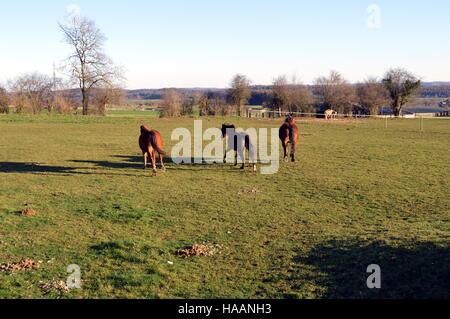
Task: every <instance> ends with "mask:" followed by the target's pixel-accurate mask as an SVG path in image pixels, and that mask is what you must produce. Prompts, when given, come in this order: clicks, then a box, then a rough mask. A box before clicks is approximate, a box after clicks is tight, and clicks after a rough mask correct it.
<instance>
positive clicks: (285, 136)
mask: <svg viewBox="0 0 450 319" xmlns="http://www.w3.org/2000/svg"><path fill="white" fill-rule="evenodd" d="M280 140H281V144H282V145H283V151H284V160H285V161H286V162H287V161H288V154H287V146H288V144H289V143H290V144H291V161H292V162H295V146H296V145H297V143H298V127H297V125H296V124H295V119H294V117H293V116H292V115H289V116H288V117H287V118H286V121H285V122H284V123H283V125H282V126H281V127H280Z"/></svg>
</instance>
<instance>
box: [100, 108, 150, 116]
mask: <svg viewBox="0 0 450 319" xmlns="http://www.w3.org/2000/svg"><path fill="white" fill-rule="evenodd" d="M108 116H110V117H136V116H146V117H147V116H148V117H158V116H159V112H157V111H153V110H133V109H130V110H117V109H112V110H108Z"/></svg>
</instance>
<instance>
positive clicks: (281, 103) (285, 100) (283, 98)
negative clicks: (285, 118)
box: [269, 75, 290, 115]
mask: <svg viewBox="0 0 450 319" xmlns="http://www.w3.org/2000/svg"><path fill="white" fill-rule="evenodd" d="M289 102H290V92H289V82H288V80H287V78H286V76H284V75H282V76H279V77H277V78H276V79H274V80H273V86H272V94H271V98H270V102H269V107H270V108H271V109H272V110H273V111H278V112H279V113H280V115H281V112H282V111H283V109H286V107H287V106H288V105H289Z"/></svg>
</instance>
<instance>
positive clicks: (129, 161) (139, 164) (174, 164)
mask: <svg viewBox="0 0 450 319" xmlns="http://www.w3.org/2000/svg"><path fill="white" fill-rule="evenodd" d="M113 158H116V159H119V160H120V161H118V162H115V161H91V160H72V161H70V162H72V163H77V164H91V165H95V166H97V167H102V168H108V169H139V170H142V169H143V167H144V159H143V157H142V156H130V155H126V156H125V155H114V156H113ZM207 160H208V161H210V160H209V159H201V161H202V164H197V163H196V162H199V161H200V160H199V159H197V158H191V159H190V160H186V159H183V158H172V157H164V164H165V166H166V167H167V168H168V169H169V170H202V169H214V170H219V171H225V170H226V171H231V168H230V164H223V163H222V162H221V161H218V162H217V163H212V164H211V163H207ZM186 162H187V163H186ZM179 163H181V164H179ZM157 166H158V168H159V167H160V163H159V158H157ZM150 167H151V163H150V161H149V165H148V168H150ZM236 171H237V172H239V171H240V170H236Z"/></svg>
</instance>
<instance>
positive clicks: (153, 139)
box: [150, 132, 166, 155]
mask: <svg viewBox="0 0 450 319" xmlns="http://www.w3.org/2000/svg"><path fill="white" fill-rule="evenodd" d="M150 144H151V145H152V147H153V148H154V149H155V150H156V151H157V152H158V153H159V154H161V155H166V152H164V151H163V150H162V149H161V147H159V143H158V137H157V134H155V133H154V132H151V134H150Z"/></svg>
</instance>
